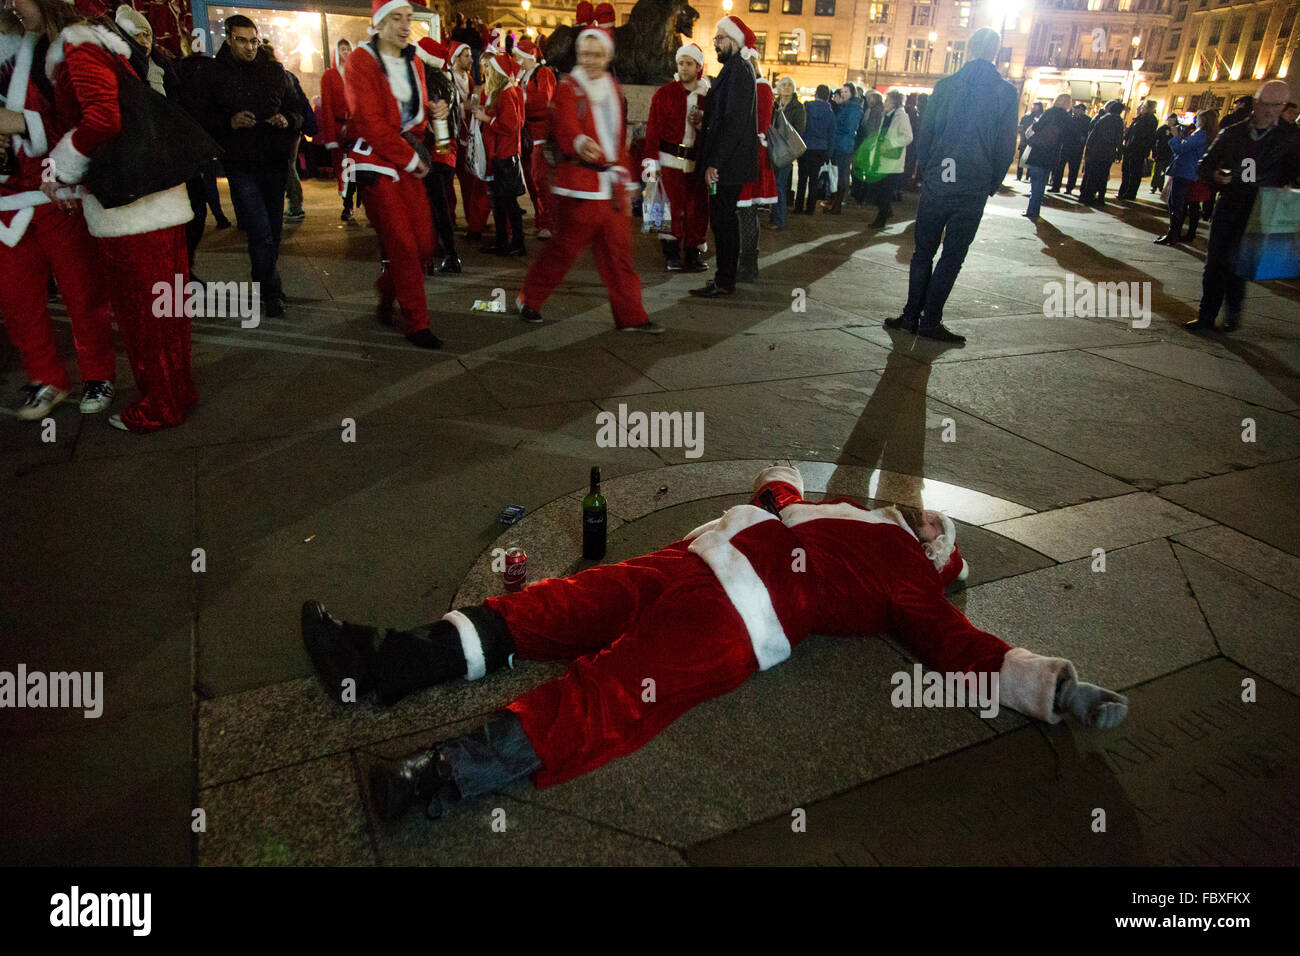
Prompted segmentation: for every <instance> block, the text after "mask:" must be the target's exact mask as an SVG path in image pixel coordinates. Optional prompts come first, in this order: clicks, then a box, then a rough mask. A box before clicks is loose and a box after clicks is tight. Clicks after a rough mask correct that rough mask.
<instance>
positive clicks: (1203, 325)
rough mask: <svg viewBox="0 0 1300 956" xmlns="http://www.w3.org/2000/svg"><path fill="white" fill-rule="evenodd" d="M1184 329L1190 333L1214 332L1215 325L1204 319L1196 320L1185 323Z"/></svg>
mask: <svg viewBox="0 0 1300 956" xmlns="http://www.w3.org/2000/svg"><path fill="white" fill-rule="evenodd" d="M1183 328H1185V329H1186V330H1187V331H1188V332H1213V331H1214V323H1213V322H1206V321H1205V320H1204V319H1201V318H1195V319H1192V320H1190V321H1188V322H1184V323H1183Z"/></svg>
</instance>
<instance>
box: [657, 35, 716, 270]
mask: <svg viewBox="0 0 1300 956" xmlns="http://www.w3.org/2000/svg"><path fill="white" fill-rule="evenodd" d="M708 92H709V78H708V77H707V76H704V51H703V50H701V49H700V48H699V47H698V46H696V45H695V44H694V43H687V44H686V45H684V46H682V47H679V48H678V50H677V76H676V77H674V78H673V81H672V82H671V83H665V84H664V85H663V86H661V87H659V89H657V90H655V94H654V96H653V97H652V98H651V100H650V116H649V118H648V119H647V121H646V129H645V139H646V151H647V152H648V153H649V154H650V158H648V159H647V160H646V161H644V162H643V165H645V167H646V170H647V172H648V174H649V176H650V179H649V180H647V181H651V180H653V179H655V178H658V179H659V180H660V182H662V183H663V188H664V192H665V193H666V194H667V195H668V207H669V209H670V210H671V214H672V235H671V236H669V237H664V236H660V239H661V245H662V247H663V253H664V264H665V265H666V266H667V268H668V271H669V272H675V271H677V270H679V269H680V270H681V271H682V272H707V271H708V268H709V267H708V266H707V265H706V264H705V263H704V260H703V259H702V258H701V256H700V250H701V248H702V247H703V246H704V240H705V237H706V236H707V235H708V232H709V187H708V186H707V185H706V184H705V182H704V169H703V167H701V166H699V164H698V163H697V160H698V159H699V158H700V147H699V144H698V143H697V138H698V137H699V130H698V129H697V128H696V124H695V123H693V122H692V121H691V118H692V116H698V115H699V114H698V112H697V111H701V110H703V108H704V102H705V98H706V97H707V96H708Z"/></svg>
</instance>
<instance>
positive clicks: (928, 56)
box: [925, 30, 939, 74]
mask: <svg viewBox="0 0 1300 956" xmlns="http://www.w3.org/2000/svg"><path fill="white" fill-rule="evenodd" d="M937 39H939V34H938V33H936V32H935V31H933V30H931V31H930V45H929V46H927V47H926V48H925V72H926V73H927V74H928V73H929V72H930V60H931V58H932V57H933V56H934V41H935V40H937Z"/></svg>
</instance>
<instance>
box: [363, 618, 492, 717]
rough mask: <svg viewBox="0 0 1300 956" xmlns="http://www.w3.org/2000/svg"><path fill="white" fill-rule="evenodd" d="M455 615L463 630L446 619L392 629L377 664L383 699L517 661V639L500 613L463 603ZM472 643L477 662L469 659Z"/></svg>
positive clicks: (473, 676) (475, 675) (390, 700)
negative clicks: (467, 605)
mask: <svg viewBox="0 0 1300 956" xmlns="http://www.w3.org/2000/svg"><path fill="white" fill-rule="evenodd" d="M449 617H451V618H453V619H454V620H456V621H457V622H458V623H459V624H460V628H459V629H458V628H457V626H456V624H455V623H453V622H452V621H451V620H448V619H447V618H443V619H442V620H440V621H435V622H434V623H432V624H429V625H426V626H424V627H417V628H414V629H413V630H409V631H396V630H389V632H388V636H387V637H385V638H384V642H383V643H382V644H380V645H379V650H378V653H377V654H376V657H375V665H374V680H375V687H376V689H377V690H378V691H379V701H380V703H382V704H384V705H385V706H389V705H392V704H395V703H397V702H398V701H399V700H401V699H402V698H403V697H405V696H406V695H407V694H409V693H411V692H412V691H416V690H422V689H423V688H425V687H432V686H433V685H434V684H441V683H445V682H446V681H449V680H455V679H456V678H457V677H468V678H469V679H471V680H475V679H477V678H479V677H482V676H484V675H485V674H490V673H492V672H493V671H495V670H499V669H500V668H502V667H505V666H507V665H511V658H513V656H514V651H515V644H514V640H513V638H511V636H510V628H509V627H508V626H507V625H506V621H505V618H503V617H502V616H501V615H500V614H498V613H497V612H496V611H493V610H491V609H490V608H486V607H482V606H478V607H467V608H461V609H460V610H459V611H455V612H453V613H452V614H451V615H449ZM462 632H463V633H464V635H465V637H464V639H463V640H462V637H461V635H462ZM467 645H468V647H469V650H470V655H471V657H472V658H473V661H471V662H467V661H466V659H465V648H466V646H467ZM471 665H472V667H473V671H472V672H471V671H470V668H471Z"/></svg>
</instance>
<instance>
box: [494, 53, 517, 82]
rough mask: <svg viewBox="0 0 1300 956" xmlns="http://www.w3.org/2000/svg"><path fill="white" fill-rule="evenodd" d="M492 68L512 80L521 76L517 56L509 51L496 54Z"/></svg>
mask: <svg viewBox="0 0 1300 956" xmlns="http://www.w3.org/2000/svg"><path fill="white" fill-rule="evenodd" d="M492 69H494V70H496V71H497V72H498V73H500V74H501V75H502V76H505V77H508V78H509V79H512V80H513V79H515V78H516V77H518V76H519V64H518V63H516V62H515V58H514V57H512V56H511V55H510V54H509V53H497V54H494V55H493V57H492Z"/></svg>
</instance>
